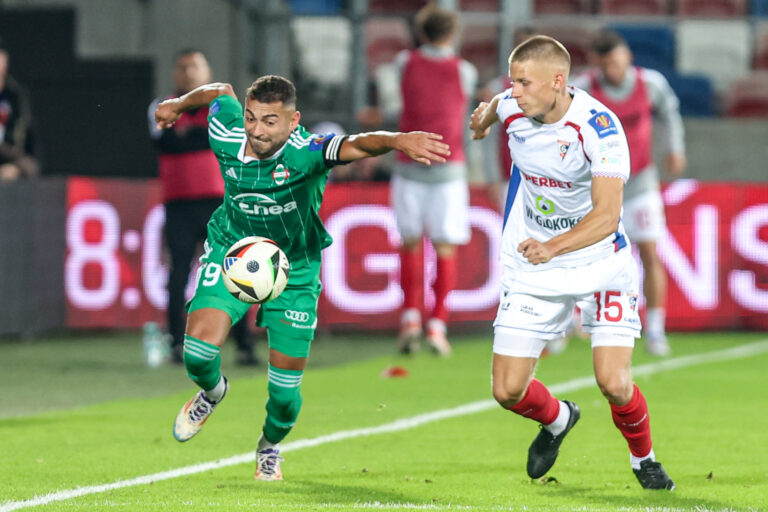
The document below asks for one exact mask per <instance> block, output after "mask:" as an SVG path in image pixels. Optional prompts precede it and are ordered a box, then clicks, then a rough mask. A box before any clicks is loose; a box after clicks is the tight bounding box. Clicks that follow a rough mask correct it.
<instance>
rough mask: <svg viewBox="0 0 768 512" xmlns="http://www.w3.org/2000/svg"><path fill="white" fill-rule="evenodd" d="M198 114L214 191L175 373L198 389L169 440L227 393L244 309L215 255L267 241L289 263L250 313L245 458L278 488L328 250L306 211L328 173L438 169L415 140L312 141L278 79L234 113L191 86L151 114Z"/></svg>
mask: <svg viewBox="0 0 768 512" xmlns="http://www.w3.org/2000/svg"><path fill="white" fill-rule="evenodd" d="M204 106H208V107H209V111H208V126H209V130H208V135H209V139H210V145H211V149H212V150H213V152H214V153H215V155H216V157H217V158H218V160H219V164H220V165H221V174H222V176H223V177H224V182H225V186H226V192H225V196H224V202H223V204H222V205H221V206H220V207H219V208H218V209H217V210H216V211H215V212H214V214H213V216H212V217H211V220H210V221H209V222H208V238H207V240H206V243H205V252H204V254H203V256H202V257H201V260H200V261H201V267H200V271H199V274H198V278H197V288H196V290H195V295H194V297H193V298H192V300H191V301H190V303H189V305H188V311H189V316H188V318H187V328H186V332H185V335H184V365H185V366H186V369H187V373H188V375H189V377H190V378H191V379H192V380H193V381H194V382H195V383H196V384H197V385H198V386H200V388H202V390H201V391H200V392H198V393H197V394H196V395H195V396H194V397H193V398H192V399H191V400H190V401H189V402H187V403H186V404H185V405H184V407H182V409H181V411H180V412H179V414H178V416H177V417H176V422H175V424H174V428H173V435H174V437H175V438H176V439H177V440H179V441H187V440H188V439H190V438H191V437H192V436H194V435H195V434H197V433H198V432H199V431H200V429H201V428H202V426H203V424H204V423H205V421H206V420H207V419H208V417H209V416H210V415H211V413H212V412H213V410H214V408H215V407H216V406H217V405H218V404H219V403H220V402H221V401H222V400H223V399H224V396H225V395H226V393H227V389H228V388H229V383H228V382H227V379H226V377H224V376H223V375H222V374H221V370H220V366H221V358H220V355H219V351H220V348H221V346H222V345H223V344H224V341H225V340H226V338H227V333H228V332H229V329H230V327H231V326H232V324H234V323H236V322H237V321H238V320H240V318H241V317H242V316H243V315H244V314H245V312H246V311H247V310H248V307H249V305H248V304H246V303H244V302H240V301H239V300H237V299H235V298H234V297H233V296H232V295H231V294H229V292H227V290H226V288H225V287H224V283H223V281H222V279H221V263H222V261H223V259H224V253H225V251H226V250H227V249H228V248H229V247H230V246H231V245H232V244H233V243H234V242H236V241H238V240H240V239H241V238H244V237H246V236H253V235H259V236H265V237H268V238H271V239H272V240H274V241H275V242H276V243H277V244H278V245H279V246H280V247H281V248H282V249H283V251H284V252H285V253H286V255H287V256H288V260H289V261H290V263H291V271H290V279H289V281H288V286H287V287H286V289H285V291H284V292H283V293H282V294H281V295H280V296H279V297H277V298H276V299H275V300H273V301H270V302H267V303H265V304H262V305H261V308H260V309H259V314H258V317H257V324H258V325H260V326H263V327H266V329H267V338H268V340H269V348H270V350H269V368H268V384H267V389H268V392H269V399H268V400H267V407H266V408H267V418H266V420H265V422H264V426H263V428H262V433H261V437H260V438H259V443H258V448H257V452H256V459H257V461H256V473H255V477H256V479H258V480H281V479H282V471H281V469H280V461H281V460H282V458H281V457H280V451H279V449H278V443H279V442H280V441H282V440H283V438H285V436H286V435H288V432H290V430H291V428H292V427H293V425H294V423H295V422H296V418H297V416H298V414H299V409H300V408H301V401H302V398H301V393H300V391H299V388H300V385H301V379H302V374H303V372H304V368H305V366H306V364H307V358H308V356H309V347H310V343H311V342H312V339H313V338H314V334H315V326H316V325H317V300H318V297H319V296H320V289H321V285H320V252H321V251H322V250H323V249H324V248H325V247H327V246H328V245H330V244H331V237H330V235H329V234H328V233H327V232H326V230H325V228H324V227H323V224H322V222H321V221H320V217H319V215H318V210H319V209H320V204H321V203H322V200H323V192H324V189H325V182H326V179H327V177H328V173H329V170H330V168H331V167H333V166H334V165H338V164H343V163H347V162H351V161H353V160H358V159H361V158H367V157H370V156H376V155H381V154H383V153H387V152H389V151H392V150H399V151H402V152H403V153H405V154H406V155H408V156H409V157H410V158H412V159H413V160H415V161H417V162H421V163H424V164H427V165H429V164H430V163H432V162H439V163H443V162H445V157H446V156H448V155H450V150H449V148H448V146H447V145H446V144H444V143H442V142H441V141H440V140H441V139H442V137H441V136H440V135H437V134H434V133H426V132H408V133H392V132H384V131H378V132H369V133H360V134H357V135H352V136H349V137H348V136H343V135H334V134H327V135H314V134H311V133H309V132H308V131H307V130H305V129H304V127H302V126H301V125H300V124H299V121H300V118H301V114H300V112H299V111H298V110H296V89H295V87H294V86H293V84H292V83H291V82H290V81H289V80H287V79H285V78H283V77H279V76H273V75H271V76H263V77H261V78H259V79H258V80H256V81H255V82H254V83H253V84H252V85H251V87H249V88H248V90H247V92H246V98H245V108H243V106H242V105H241V104H240V102H239V101H238V100H237V97H236V96H235V93H234V91H233V89H232V87H231V86H230V85H229V84H223V83H214V84H208V85H204V86H202V87H199V88H197V89H195V90H193V91H191V92H189V93H187V94H185V95H183V96H181V97H179V98H175V99H170V100H166V101H164V102H162V103H160V105H158V107H157V111H156V112H155V120H156V121H157V124H158V128H168V127H170V126H172V125H173V123H174V122H176V120H178V119H179V117H180V116H181V114H182V113H183V112H185V111H187V110H190V109H195V108H200V107H204Z"/></svg>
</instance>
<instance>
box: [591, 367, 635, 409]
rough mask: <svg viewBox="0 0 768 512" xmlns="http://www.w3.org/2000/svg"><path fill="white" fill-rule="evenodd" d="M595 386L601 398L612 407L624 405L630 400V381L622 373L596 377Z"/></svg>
mask: <svg viewBox="0 0 768 512" xmlns="http://www.w3.org/2000/svg"><path fill="white" fill-rule="evenodd" d="M597 385H598V386H599V387H600V392H601V393H602V394H603V396H604V397H605V398H606V399H607V400H608V401H609V402H610V403H612V404H614V405H624V404H627V403H629V401H630V400H631V399H632V379H631V378H630V377H629V376H628V375H624V374H623V372H615V373H611V374H608V375H603V376H598V377H597Z"/></svg>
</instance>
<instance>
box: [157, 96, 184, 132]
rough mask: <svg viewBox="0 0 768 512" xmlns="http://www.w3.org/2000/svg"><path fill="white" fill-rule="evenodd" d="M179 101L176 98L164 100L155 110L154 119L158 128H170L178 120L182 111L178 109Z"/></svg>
mask: <svg viewBox="0 0 768 512" xmlns="http://www.w3.org/2000/svg"><path fill="white" fill-rule="evenodd" d="M178 107H179V101H178V99H176V98H172V99H169V100H165V101H163V102H161V103H160V104H159V105H158V106H157V110H155V121H156V122H157V128H158V129H161V130H162V129H165V128H170V127H171V126H173V123H175V122H176V121H178V120H179V118H180V117H181V114H182V112H181V111H180V110H179V108H178Z"/></svg>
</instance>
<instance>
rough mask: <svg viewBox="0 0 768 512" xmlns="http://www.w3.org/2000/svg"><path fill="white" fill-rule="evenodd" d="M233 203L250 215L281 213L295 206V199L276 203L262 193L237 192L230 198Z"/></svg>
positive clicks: (293, 208)
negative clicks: (284, 202)
mask: <svg viewBox="0 0 768 512" xmlns="http://www.w3.org/2000/svg"><path fill="white" fill-rule="evenodd" d="M232 202H233V203H234V205H235V206H236V207H237V208H238V209H239V210H240V211H242V212H243V213H247V214H250V215H282V214H283V213H287V212H290V211H292V210H295V209H296V208H297V206H298V205H297V204H296V201H290V202H288V203H286V204H278V203H277V201H275V200H274V199H272V198H271V197H267V196H265V195H264V194H257V193H246V194H238V195H236V196H235V197H233V198H232Z"/></svg>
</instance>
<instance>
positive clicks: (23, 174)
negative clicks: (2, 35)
mask: <svg viewBox="0 0 768 512" xmlns="http://www.w3.org/2000/svg"><path fill="white" fill-rule="evenodd" d="M10 65H11V57H10V55H9V54H8V50H7V49H6V47H5V45H4V43H3V41H2V39H0V183H2V182H8V181H16V180H17V179H19V178H29V177H32V176H37V174H38V173H39V171H40V164H39V163H38V161H37V158H36V157H35V140H34V132H33V130H32V111H31V108H30V105H29V94H28V93H27V91H26V89H25V88H24V87H22V86H21V85H20V84H19V83H18V82H17V81H16V80H14V79H13V77H12V76H11V75H10V74H9V68H10Z"/></svg>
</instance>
